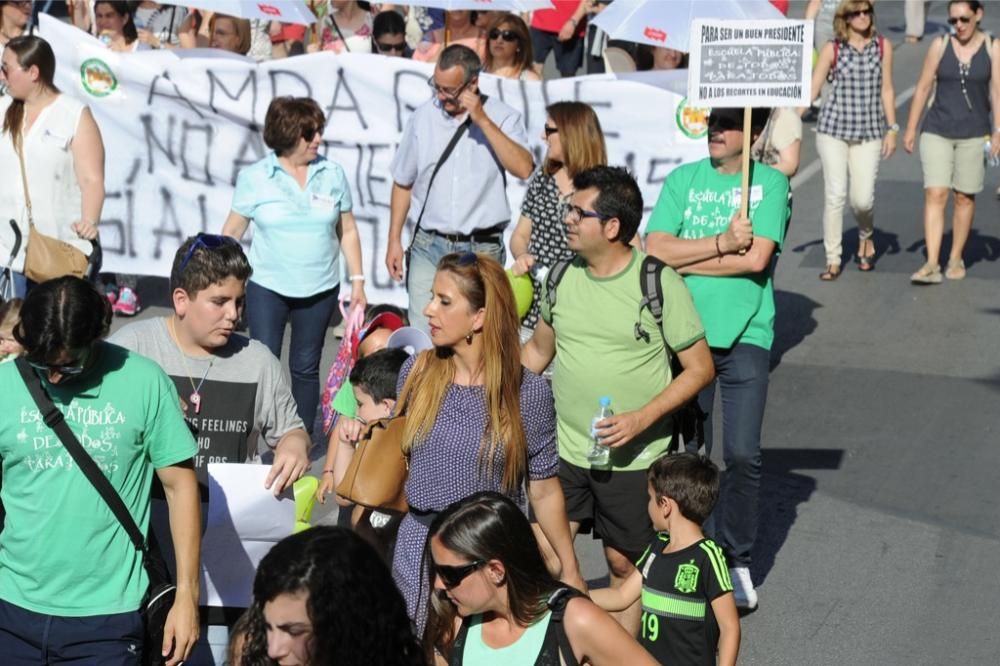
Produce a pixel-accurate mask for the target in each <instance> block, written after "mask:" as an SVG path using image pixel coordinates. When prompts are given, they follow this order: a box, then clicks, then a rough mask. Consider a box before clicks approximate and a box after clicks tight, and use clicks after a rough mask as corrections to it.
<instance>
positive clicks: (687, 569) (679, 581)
mask: <svg viewBox="0 0 1000 666" xmlns="http://www.w3.org/2000/svg"><path fill="white" fill-rule="evenodd" d="M700 571H701V570H700V569H699V568H698V567H697V565H695V563H694V560H691V562H690V563H689V564H682V565H680V566H679V567H677V576H676V577H675V578H674V588H675V589H676V590H677V591H678V592H681V593H682V594H691V593H692V592H694V591H695V590H697V589H698V574H699V573H700Z"/></svg>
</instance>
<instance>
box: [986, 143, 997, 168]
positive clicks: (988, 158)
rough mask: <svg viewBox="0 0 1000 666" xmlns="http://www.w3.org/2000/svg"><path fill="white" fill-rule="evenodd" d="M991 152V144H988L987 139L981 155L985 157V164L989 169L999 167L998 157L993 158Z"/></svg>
mask: <svg viewBox="0 0 1000 666" xmlns="http://www.w3.org/2000/svg"><path fill="white" fill-rule="evenodd" d="M992 150H993V144H992V143H990V140H989V139H986V145H985V146H983V154H984V155H985V156H986V164H987V165H989V166H991V167H996V166H1000V157H993V155H992Z"/></svg>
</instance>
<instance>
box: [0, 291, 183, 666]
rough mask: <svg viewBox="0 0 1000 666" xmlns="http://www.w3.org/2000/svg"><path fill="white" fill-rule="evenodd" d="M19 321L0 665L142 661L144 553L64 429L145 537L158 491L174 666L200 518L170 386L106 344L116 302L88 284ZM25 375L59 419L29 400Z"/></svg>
mask: <svg viewBox="0 0 1000 666" xmlns="http://www.w3.org/2000/svg"><path fill="white" fill-rule="evenodd" d="M20 316H21V320H20V322H19V324H18V325H17V326H16V327H15V329H14V336H15V338H16V339H17V341H18V342H20V343H21V344H22V345H23V346H24V349H25V358H23V359H18V360H17V361H15V362H13V363H5V364H3V365H0V395H2V396H3V400H4V409H3V410H0V456H2V458H3V491H2V499H3V505H4V508H5V509H6V514H7V515H6V523H5V525H4V528H3V533H2V534H0V655H2V657H0V661H2V662H3V663H5V664H15V663H16V664H50V663H70V662H73V663H78V664H84V663H86V664H133V665H135V666H138V665H139V663H140V656H141V655H142V653H143V618H142V617H141V616H140V614H139V612H138V609H139V607H140V603H141V601H142V599H143V597H144V595H145V594H146V590H147V588H148V575H147V572H146V570H145V568H144V566H143V557H142V553H140V552H139V551H138V550H137V549H136V547H135V545H134V544H133V542H132V541H131V540H130V539H129V536H128V533H127V532H126V530H125V529H124V527H123V526H122V525H121V523H119V521H118V520H117V519H116V517H115V515H114V514H113V513H112V512H111V510H110V508H109V507H108V504H106V503H105V501H104V500H103V499H102V497H101V495H100V494H98V492H97V491H96V490H95V487H94V486H93V485H92V484H91V482H90V481H89V480H88V478H87V477H86V476H84V473H83V471H81V467H80V465H78V464H77V462H76V460H77V459H76V458H75V457H74V456H73V455H71V454H70V452H69V450H68V449H67V448H66V446H65V445H64V444H63V442H64V441H67V440H64V439H62V438H61V437H60V436H59V435H58V434H57V432H58V430H57V429H56V428H58V427H59V426H58V422H59V421H60V420H61V421H62V422H63V423H64V424H65V425H66V426H68V428H69V430H70V432H71V433H72V435H73V437H74V438H75V439H77V440H78V442H79V444H80V445H81V446H82V447H83V449H84V451H83V452H82V453H83V455H88V456H90V458H92V459H93V462H94V463H95V464H96V465H97V467H98V468H99V470H100V471H99V472H98V473H103V474H104V475H105V476H106V477H107V480H108V482H110V484H111V487H112V490H113V492H115V493H117V494H118V496H119V497H120V499H121V501H122V502H123V503H124V505H125V507H126V510H127V511H128V512H129V513H130V514H131V516H132V517H133V519H134V521H135V523H136V526H137V527H138V528H139V530H140V531H141V532H143V533H144V534H145V533H146V530H147V525H148V523H149V520H150V485H151V484H152V480H153V477H154V476H155V477H156V478H157V479H158V480H159V482H160V484H162V488H163V493H164V495H165V497H166V503H167V507H168V508H169V516H170V529H169V530H168V531H167V532H165V533H164V534H163V535H162V536H161V539H160V542H159V543H160V545H165V544H171V545H172V546H173V548H174V549H175V550H176V552H177V553H178V557H177V567H176V572H177V575H176V578H175V580H176V581H177V596H176V599H175V602H174V604H173V608H172V610H171V611H170V614H169V616H168V618H167V626H166V630H165V642H166V644H167V648H168V651H171V655H170V657H169V658H168V659H166V664H168V666H176V664H178V663H180V662H181V661H183V660H185V659H187V658H188V655H189V653H190V651H191V648H192V646H193V645H194V643H195V641H196V640H197V638H198V609H197V602H198V560H199V539H198V533H199V531H200V522H199V520H200V515H199V512H198V482H197V480H196V478H195V473H194V471H193V469H192V468H191V458H192V456H194V455H195V454H196V453H197V451H198V447H197V444H196V443H195V441H194V439H193V438H192V436H191V433H190V432H189V431H188V428H187V427H186V426H185V423H184V419H183V418H182V415H181V410H180V405H179V403H178V401H177V395H176V393H175V391H174V387H173V385H172V383H171V382H170V380H169V378H167V376H166V375H165V374H164V373H163V371H162V370H161V369H160V368H159V367H157V366H156V364H155V363H153V362H152V361H150V360H149V359H146V358H143V357H142V356H140V355H138V354H134V353H131V352H129V351H127V350H125V349H123V348H122V347H120V346H118V345H114V344H109V343H107V342H104V341H103V340H102V339H101V338H103V337H104V335H105V334H106V333H107V331H108V326H109V325H110V322H111V304H110V303H108V301H107V299H106V298H105V297H104V296H103V295H102V294H100V293H98V292H97V290H96V289H94V287H93V286H92V285H91V284H90V283H88V282H86V281H84V280H81V279H79V278H76V277H63V278H59V279H56V280H49V281H47V282H43V283H41V284H39V285H38V286H36V287H34V288H33V289H32V290H31V291H30V292H29V293H28V295H27V297H26V298H25V301H24V304H23V306H22V308H21V312H20ZM25 361H26V362H27V367H24V366H22V367H17V366H18V365H19V364H22V363H24V362H25ZM22 371H23V372H25V373H26V375H25V376H27V377H28V378H29V381H30V382H31V384H32V385H34V386H35V387H37V388H39V389H40V390H41V392H42V393H44V394H45V395H47V396H48V399H49V400H50V401H51V403H50V405H51V407H54V408H55V411H51V412H47V411H46V410H47V409H50V408H51V407H50V406H46V407H45V408H44V409H43V407H42V406H41V405H39V404H37V403H36V401H35V399H34V398H33V396H32V394H31V393H29V388H28V384H27V383H26V382H25V380H24V379H23V377H24V376H23V375H21V372H22ZM44 402H45V401H43V404H44ZM53 417H56V418H53ZM171 643H173V645H171ZM146 647H147V648H149V649H150V652H151V653H152V654H160V653H161V650H162V649H163V646H162V645H153V646H146Z"/></svg>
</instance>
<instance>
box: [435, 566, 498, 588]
mask: <svg viewBox="0 0 1000 666" xmlns="http://www.w3.org/2000/svg"><path fill="white" fill-rule="evenodd" d="M485 564H486V560H476V561H475V562H470V563H469V564H464V565H462V566H460V567H453V566H450V565H447V564H437V563H435V564H434V572H435V573H436V574H437V575H438V576H439V577H440V578H441V582H442V583H444V586H445V587H449V588H451V587H458V586H459V585H461V584H462V581H463V580H465V579H466V578H468V577H469V574H471V573H472V572H474V571H477V570H478V569H481V568H482V567H483V565H485Z"/></svg>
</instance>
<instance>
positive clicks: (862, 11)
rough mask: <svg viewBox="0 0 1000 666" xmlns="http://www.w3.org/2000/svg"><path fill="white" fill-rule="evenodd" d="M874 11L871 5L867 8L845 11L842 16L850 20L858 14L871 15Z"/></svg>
mask: <svg viewBox="0 0 1000 666" xmlns="http://www.w3.org/2000/svg"><path fill="white" fill-rule="evenodd" d="M874 13H875V12H874V10H873V9H872V8H871V7H869V8H868V9H857V10H855V11H853V12H847V13H846V14H844V16H846V17H847V20H848V21H850V20H851V19H856V18H858V17H859V16H871V15H872V14H874Z"/></svg>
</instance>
